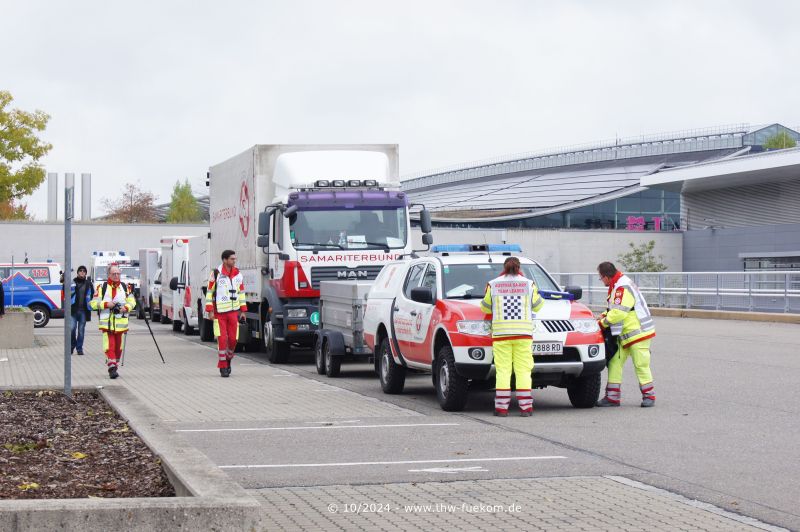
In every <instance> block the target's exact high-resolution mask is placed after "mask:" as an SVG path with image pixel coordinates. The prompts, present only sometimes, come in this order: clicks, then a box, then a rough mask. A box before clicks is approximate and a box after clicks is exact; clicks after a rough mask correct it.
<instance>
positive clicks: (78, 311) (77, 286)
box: [70, 266, 94, 355]
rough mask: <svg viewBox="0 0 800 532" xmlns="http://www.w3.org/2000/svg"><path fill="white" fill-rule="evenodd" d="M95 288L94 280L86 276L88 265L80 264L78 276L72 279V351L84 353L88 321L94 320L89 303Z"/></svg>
mask: <svg viewBox="0 0 800 532" xmlns="http://www.w3.org/2000/svg"><path fill="white" fill-rule="evenodd" d="M93 293H94V290H93V289H92V281H91V279H88V278H87V277H86V266H78V276H77V277H75V278H74V279H73V280H72V300H71V301H70V314H71V315H72V331H71V333H70V334H71V336H72V352H73V353H74V352H75V350H76V349H77V350H78V354H79V355H83V338H84V331H85V330H86V322H87V321H92V309H91V308H90V307H89V303H90V302H91V300H92V295H93Z"/></svg>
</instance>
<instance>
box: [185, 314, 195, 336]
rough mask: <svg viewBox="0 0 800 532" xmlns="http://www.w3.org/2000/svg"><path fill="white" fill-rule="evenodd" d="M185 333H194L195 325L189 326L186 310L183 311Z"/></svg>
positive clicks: (189, 334)
mask: <svg viewBox="0 0 800 532" xmlns="http://www.w3.org/2000/svg"><path fill="white" fill-rule="evenodd" d="M183 334H185V335H186V336H192V335H194V327H190V326H189V320H188V319H186V311H185V310H184V311H183Z"/></svg>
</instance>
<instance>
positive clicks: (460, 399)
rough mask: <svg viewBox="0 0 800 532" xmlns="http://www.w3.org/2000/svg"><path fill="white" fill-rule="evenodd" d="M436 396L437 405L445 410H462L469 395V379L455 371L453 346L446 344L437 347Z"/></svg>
mask: <svg viewBox="0 0 800 532" xmlns="http://www.w3.org/2000/svg"><path fill="white" fill-rule="evenodd" d="M434 371H436V396H437V397H438V398H439V405H440V406H441V407H442V410H444V411H446V412H458V411H460V410H464V406H466V404H467V397H469V379H466V378H464V377H462V376H461V375H459V374H458V372H457V371H456V359H455V357H454V356H453V348H451V347H450V346H449V345H446V346H444V347H442V348H441V349H439V353H438V355H437V357H436V365H435V369H434Z"/></svg>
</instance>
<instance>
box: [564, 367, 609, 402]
mask: <svg viewBox="0 0 800 532" xmlns="http://www.w3.org/2000/svg"><path fill="white" fill-rule="evenodd" d="M600 385H601V382H600V374H599V373H596V374H594V375H586V376H585V377H578V378H575V379H572V381H571V382H570V383H569V384H567V395H569V401H570V403H572V406H574V407H575V408H592V407H593V406H594V405H595V403H597V400H598V399H599V398H600Z"/></svg>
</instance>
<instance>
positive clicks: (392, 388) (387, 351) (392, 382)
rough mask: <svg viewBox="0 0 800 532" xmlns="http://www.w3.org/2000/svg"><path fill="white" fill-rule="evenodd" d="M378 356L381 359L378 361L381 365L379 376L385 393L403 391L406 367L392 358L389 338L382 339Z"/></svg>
mask: <svg viewBox="0 0 800 532" xmlns="http://www.w3.org/2000/svg"><path fill="white" fill-rule="evenodd" d="M378 357H379V359H380V362H378V364H379V365H380V372H379V373H378V376H379V377H380V380H381V389H383V393H387V394H398V393H403V387H404V386H405V385H406V368H404V367H403V366H401V365H400V364H398V363H396V362H395V361H394V359H393V358H392V350H391V348H390V347H389V338H384V339H383V341H381V346H380V350H379V351H378Z"/></svg>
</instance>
